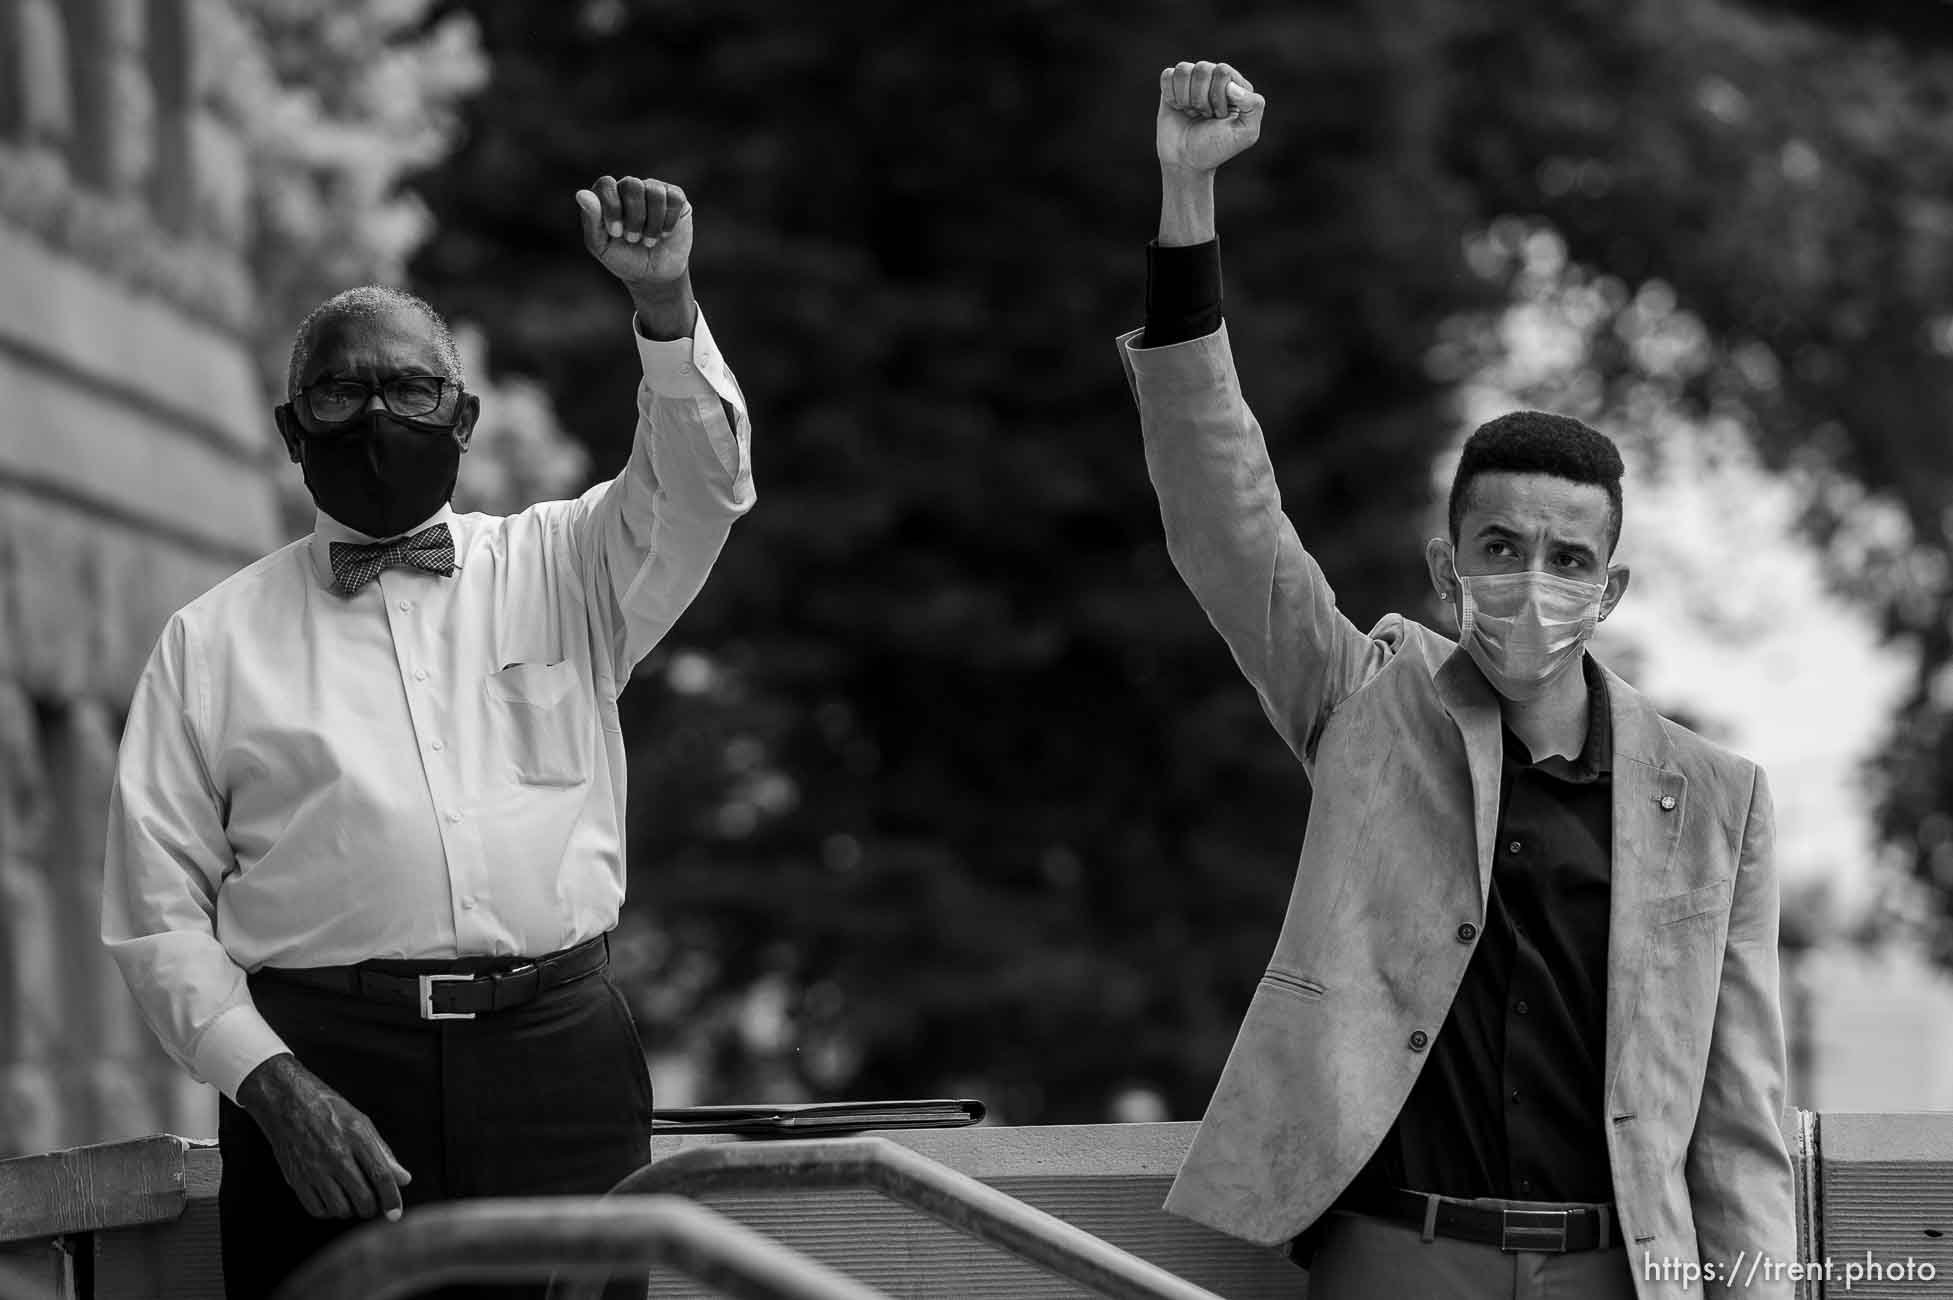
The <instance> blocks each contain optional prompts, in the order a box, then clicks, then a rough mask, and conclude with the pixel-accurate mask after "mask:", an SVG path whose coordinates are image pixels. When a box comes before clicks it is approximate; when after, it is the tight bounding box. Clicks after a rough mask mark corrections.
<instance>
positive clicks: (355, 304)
mask: <svg viewBox="0 0 1953 1300" xmlns="http://www.w3.org/2000/svg"><path fill="white" fill-rule="evenodd" d="M392 311H411V312H417V313H419V314H420V315H421V316H422V317H423V318H425V319H426V321H427V324H428V328H429V329H431V330H432V331H433V333H434V350H435V351H436V352H437V353H439V354H440V357H441V364H442V365H443V366H445V367H446V368H447V372H448V378H449V379H452V380H454V381H456V382H457V383H459V382H461V381H462V380H463V379H464V378H465V376H463V375H462V373H461V349H460V348H459V347H457V346H456V345H455V341H454V331H453V330H452V329H450V328H449V327H448V322H447V318H446V317H444V316H442V315H441V313H440V312H438V311H435V310H434V306H433V304H432V303H430V302H428V301H427V299H425V298H423V297H421V296H420V295H419V294H414V293H408V292H407V291H406V290H405V289H396V288H394V287H392V286H391V285H385V284H362V285H358V286H355V287H354V288H351V289H342V290H340V291H339V292H338V293H335V294H333V295H332V297H330V298H327V299H326V300H325V301H324V302H322V303H320V304H319V305H318V306H316V307H314V308H313V309H312V310H311V311H309V312H307V313H306V315H305V319H304V320H302V321H300V322H299V324H298V333H296V334H294V335H293V336H292V355H291V362H290V364H289V366H287V368H286V371H285V396H286V398H287V399H288V400H289V399H290V398H294V397H297V396H298V377H299V376H300V375H302V374H304V373H305V366H306V363H307V362H309V361H310V360H311V359H312V342H313V340H312V335H313V334H314V333H316V332H317V331H318V327H319V322H320V321H323V320H325V319H327V318H328V317H330V318H332V319H340V318H359V317H372V316H379V315H382V314H384V313H386V312H392Z"/></svg>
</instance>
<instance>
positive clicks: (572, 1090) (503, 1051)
mask: <svg viewBox="0 0 1953 1300" xmlns="http://www.w3.org/2000/svg"><path fill="white" fill-rule="evenodd" d="M251 996H252V998H253V1000H254V1001H255V1002H256V1003H257V1007H258V1010H259V1012H261V1013H262V1014H263V1016H264V1018H265V1019H266V1020H267V1021H268V1022H270V1024H271V1027H272V1028H273V1029H275V1030H276V1031H277V1032H278V1033H279V1035H280V1036H281V1037H282V1038H284V1040H285V1042H286V1043H287V1044H289V1045H290V1046H291V1049H292V1051H293V1053H294V1054H295V1055H296V1056H297V1057H298V1060H299V1062H300V1064H302V1065H304V1066H305V1067H306V1068H307V1069H309V1070H311V1071H312V1072H313V1073H314V1074H316V1075H318V1076H319V1077H320V1078H321V1079H323V1080H324V1081H325V1082H326V1083H327V1084H329V1085H330V1086H331V1087H333V1088H335V1089H336V1090H338V1091H339V1092H340V1093H341V1094H342V1095H343V1096H344V1097H345V1098H346V1099H347V1100H348V1101H349V1102H351V1103H352V1104H353V1105H354V1106H357V1107H358V1108H359V1109H360V1110H361V1111H363V1112H365V1114H366V1116H367V1117H368V1118H369V1119H371V1120H372V1121H373V1124H374V1127H376V1128H377V1129H378V1130H379V1132H380V1135H381V1136H382V1137H383V1138H385V1139H386V1142H387V1145H388V1146H390V1147H391V1148H392V1149H393V1153H394V1155H395V1156H396V1157H398V1158H399V1160H400V1163H401V1164H403V1165H405V1166H406V1167H407V1171H408V1172H409V1173H411V1174H412V1175H413V1182H411V1183H409V1184H408V1185H407V1186H406V1187H404V1188H403V1189H402V1197H403V1199H404V1200H405V1202H406V1205H407V1207H408V1209H410V1210H411V1209H412V1208H413V1207H414V1206H416V1205H425V1204H427V1203H428V1202H430V1201H445V1200H456V1199H461V1198H465V1197H478V1196H544V1195H551V1194H564V1195H601V1194H602V1193H604V1192H607V1191H609V1190H610V1188H611V1187H613V1186H614V1185H615V1184H616V1183H617V1182H618V1181H619V1180H620V1179H622V1178H623V1177H624V1176H625V1175H626V1174H628V1173H630V1172H631V1171H632V1170H633V1169H636V1168H638V1167H639V1166H640V1165H642V1164H644V1163H645V1161H646V1160H648V1159H649V1158H650V1144H651V1078H650V1074H649V1072H648V1071H647V1069H646V1068H645V1061H644V1053H643V1049H642V1047H641V1045H640V1043H639V1040H638V1036H637V1029H636V1026H635V1025H634V1024H633V1023H632V1020H631V1014H630V1010H629V1008H628V1007H627V1006H626V1005H625V1003H624V999H623V996H622V995H621V994H620V993H619V992H618V991H617V989H616V988H615V987H614V986H613V985H612V984H611V983H610V981H609V979H608V977H607V975H606V974H605V973H604V972H602V971H599V972H597V973H596V974H593V975H589V976H586V977H584V978H582V979H580V980H575V981H572V982H571V983H568V984H563V985H559V986H558V987H556V988H553V989H549V990H547V991H545V992H544V993H542V994H541V995H540V996H539V997H537V998H536V999H535V1000H534V1001H533V1002H530V1003H527V1004H526V1005H524V1006H520V1007H516V1008H512V1009H510V1010H506V1011H498V1012H494V1013H490V1014H484V1015H481V1016H479V1017H477V1018H476V1019H474V1020H439V1021H426V1020H421V1019H420V1018H419V1016H418V1015H417V1014H416V1012H415V1011H413V1010H412V1009H411V1008H405V1007H392V1006H386V1005H383V1004H379V1003H374V1002H368V1001H363V1000H359V999H355V998H350V997H346V996H344V995H341V994H337V993H327V992H322V991H319V990H316V989H309V988H302V987H297V986H294V985H291V984H285V983H278V982H274V981H272V980H268V979H264V978H262V977H253V978H252V980H251ZM218 1123H219V1129H218V1136H219V1140H220V1141H221V1143H222V1151H223V1161H224V1165H223V1183H222V1186H221V1188H220V1190H219V1193H218V1215H219V1222H220V1225H221V1228H222V1233H223V1258H224V1277H225V1294H226V1296H227V1297H229V1300H263V1298H264V1297H266V1296H269V1295H270V1294H271V1293H272V1292H273V1291H275V1290H276V1289H277V1287H278V1284H279V1283H280V1282H282V1281H283V1280H284V1279H285V1277H286V1276H287V1275H288V1274H290V1273H291V1272H292V1271H294V1270H295V1269H296V1268H297V1267H298V1266H299V1265H300V1264H302V1263H303V1262H304V1261H305V1260H307V1259H308V1258H310V1257H311V1256H312V1255H313V1254H314V1253H315V1252H317V1251H318V1250H320V1249H321V1248H323V1247H324V1246H325V1245H327V1244H328V1243H329V1242H331V1241H332V1240H333V1239H335V1238H336V1237H338V1236H340V1235H341V1234H342V1233H345V1232H348V1231H351V1230H352V1229H354V1228H357V1227H360V1226H362V1225H361V1223H360V1222H359V1221H357V1220H344V1219H315V1218H313V1217H312V1216H311V1215H309V1214H307V1213H306V1212H305V1209H304V1207H303V1206H301V1205H300V1204H299V1201H298V1197H297V1196H296V1194H294V1193H293V1192H292V1190H291V1187H290V1186H289V1185H288V1184H287V1183H286V1181H285V1177H284V1174H283V1173H282V1172H281V1171H280V1169H279V1168H278V1161H277V1158H276V1157H275V1156H274V1155H273V1154H272V1151H271V1145H270V1143H269V1142H267V1141H266V1140H265V1137H264V1134H263V1133H262V1131H261V1130H260V1129H259V1128H258V1125H257V1122H256V1121H255V1120H253V1119H252V1118H251V1117H250V1116H249V1115H248V1114H246V1113H245V1112H244V1111H243V1110H241V1109H239V1108H238V1107H237V1106H235V1105H233V1104H232V1103H231V1102H229V1101H228V1100H226V1101H225V1102H224V1103H223V1104H222V1108H221V1112H220V1115H219V1121H218ZM378 1222H379V1223H380V1224H381V1225H382V1228H383V1229H385V1228H387V1227H390V1226H391V1225H387V1224H386V1223H385V1220H383V1219H382V1220H378ZM545 1290H546V1283H545V1282H544V1281H543V1280H542V1278H540V1277H539V1278H538V1280H537V1281H536V1282H535V1283H534V1284H533V1285H529V1284H525V1285H524V1286H522V1287H513V1286H500V1285H497V1286H492V1287H488V1286H473V1285H471V1286H468V1287H450V1288H447V1289H443V1290H440V1291H438V1292H430V1293H428V1294H431V1295H438V1296H440V1297H443V1298H444V1300H461V1298H462V1297H468V1298H470V1300H473V1298H474V1297H481V1298H482V1300H487V1298H488V1297H493V1298H494V1300H515V1298H516V1297H541V1296H542V1295H543V1294H544V1292H545ZM608 1294H614V1295H617V1296H639V1297H641V1296H642V1295H643V1294H644V1291H643V1285H642V1282H641V1281H639V1282H637V1283H636V1284H620V1285H618V1286H617V1287H615V1288H613V1290H612V1291H611V1292H610V1293H608Z"/></svg>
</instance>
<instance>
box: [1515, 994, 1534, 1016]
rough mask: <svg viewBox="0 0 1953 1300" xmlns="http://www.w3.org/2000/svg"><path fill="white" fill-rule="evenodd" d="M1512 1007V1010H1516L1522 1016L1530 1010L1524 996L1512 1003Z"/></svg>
mask: <svg viewBox="0 0 1953 1300" xmlns="http://www.w3.org/2000/svg"><path fill="white" fill-rule="evenodd" d="M1512 1009H1513V1010H1514V1011H1517V1012H1518V1013H1519V1014H1520V1015H1522V1016H1523V1015H1525V1014H1526V1013H1527V1012H1528V1011H1531V1010H1532V1008H1531V1007H1529V1006H1527V1005H1526V1000H1525V999H1524V998H1521V999H1519V1001H1518V1002H1517V1003H1515V1004H1514V1006H1513V1008H1512Z"/></svg>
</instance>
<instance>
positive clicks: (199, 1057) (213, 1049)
mask: <svg viewBox="0 0 1953 1300" xmlns="http://www.w3.org/2000/svg"><path fill="white" fill-rule="evenodd" d="M291 1050H292V1049H291V1048H289V1047H287V1046H285V1040H284V1039H282V1038H280V1037H279V1036H278V1031H277V1030H275V1029H273V1028H272V1027H271V1026H270V1025H269V1024H267V1023H265V1018H264V1017H263V1016H261V1015H259V1014H258V1009H257V1008H256V1007H254V1006H252V1005H250V1004H249V1003H244V1004H241V1005H239V1006H235V1007H232V1008H231V1009H230V1010H229V1011H226V1012H225V1013H224V1014H223V1015H221V1016H218V1017H217V1018H216V1019H215V1020H213V1021H211V1022H210V1027H209V1028H208V1029H206V1030H204V1031H203V1037H202V1038H200V1039H198V1040H197V1050H196V1057H195V1062H194V1064H195V1068H196V1073H197V1075H198V1077H199V1078H201V1079H202V1080H203V1081H204V1082H205V1083H208V1084H210V1085H211V1086H212V1087H214V1088H216V1089H217V1091H219V1092H221V1093H223V1094H224V1095H225V1096H226V1097H229V1098H230V1099H231V1100H232V1101H236V1100H237V1090H238V1088H239V1086H241V1085H242V1084H243V1082H244V1080H245V1079H247V1078H249V1077H250V1074H251V1071H253V1070H255V1069H257V1068H258V1067H259V1066H260V1065H263V1064H264V1063H265V1062H266V1061H269V1060H270V1059H271V1058H272V1057H274V1056H278V1055H280V1054H282V1053H285V1052H289V1051H291Z"/></svg>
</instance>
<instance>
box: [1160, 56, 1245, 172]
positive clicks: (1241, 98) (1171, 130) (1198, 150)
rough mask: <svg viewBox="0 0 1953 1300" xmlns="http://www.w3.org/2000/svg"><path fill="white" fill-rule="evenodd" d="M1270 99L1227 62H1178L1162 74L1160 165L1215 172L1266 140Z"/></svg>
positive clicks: (1185, 169) (1163, 70) (1192, 170)
mask: <svg viewBox="0 0 1953 1300" xmlns="http://www.w3.org/2000/svg"><path fill="white" fill-rule="evenodd" d="M1266 103H1267V101H1266V100H1264V99H1263V98H1262V97H1261V96H1260V95H1257V94H1255V89H1254V87H1253V86H1251V85H1249V84H1248V79H1247V78H1246V77H1244V76H1242V75H1241V74H1240V73H1238V72H1236V71H1235V70H1234V69H1233V68H1230V67H1229V66H1228V65H1227V64H1225V63H1209V62H1206V61H1205V60H1203V61H1201V62H1199V63H1176V64H1174V65H1173V66H1172V67H1170V68H1165V69H1162V70H1161V72H1160V111H1159V116H1158V117H1157V118H1156V119H1155V122H1154V129H1153V139H1154V144H1155V146H1156V147H1157V149H1158V150H1159V155H1160V166H1162V167H1172V168H1178V169H1181V170H1184V171H1190V172H1210V171H1213V170H1214V169H1215V168H1216V167H1219V166H1220V165H1221V164H1222V163H1224V162H1226V161H1227V160H1228V159H1230V158H1232V157H1233V156H1234V155H1235V154H1238V153H1240V152H1241V151H1242V150H1243V149H1246V148H1247V147H1248V146H1249V145H1251V144H1253V143H1254V142H1255V141H1256V140H1258V139H1260V138H1261V110H1262V109H1263V107H1265V106H1266Z"/></svg>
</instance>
